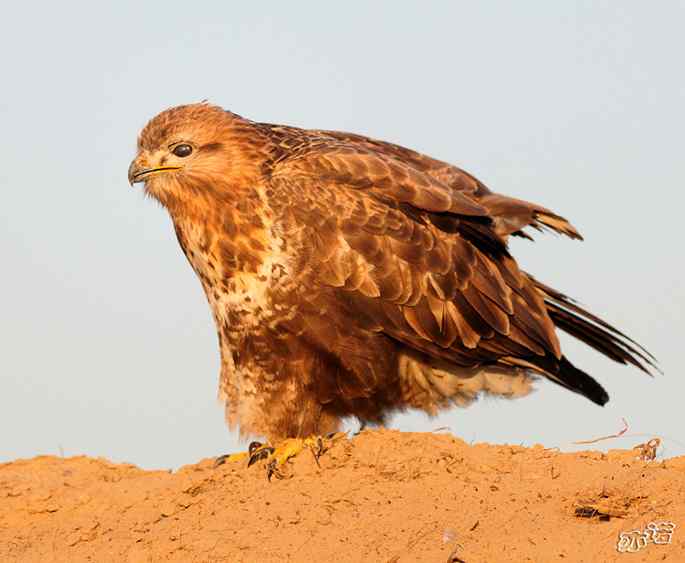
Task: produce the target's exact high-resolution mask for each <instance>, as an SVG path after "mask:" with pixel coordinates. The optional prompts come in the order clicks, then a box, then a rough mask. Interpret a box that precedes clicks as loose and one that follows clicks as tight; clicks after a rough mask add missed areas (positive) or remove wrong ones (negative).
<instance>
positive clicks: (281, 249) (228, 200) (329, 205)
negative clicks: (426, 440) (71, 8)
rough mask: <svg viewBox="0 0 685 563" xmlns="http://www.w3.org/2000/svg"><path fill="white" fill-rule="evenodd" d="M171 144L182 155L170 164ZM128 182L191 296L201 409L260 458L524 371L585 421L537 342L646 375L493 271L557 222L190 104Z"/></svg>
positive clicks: (426, 161) (390, 151)
mask: <svg viewBox="0 0 685 563" xmlns="http://www.w3.org/2000/svg"><path fill="white" fill-rule="evenodd" d="M180 144H187V145H189V146H190V147H191V149H192V154H189V155H183V156H180V157H179V156H176V155H175V154H174V153H173V151H174V150H177V149H176V147H178V146H179V145H180ZM188 150H189V149H187V148H183V149H182V150H181V151H177V152H179V154H180V153H182V152H187V151H188ZM129 178H130V180H131V181H132V182H136V181H145V183H146V191H147V193H149V194H150V195H152V196H153V197H155V198H156V199H158V200H159V201H160V202H161V203H162V204H163V205H164V206H165V207H166V208H167V209H168V211H169V214H170V216H171V218H172V220H173V223H174V227H175V229H176V234H177V236H178V240H179V243H180V245H181V248H182V249H183V252H184V253H185V255H186V256H187V258H188V260H189V262H190V264H191V266H192V267H193V269H194V270H195V272H196V273H197V275H198V277H199V278H200V280H201V282H202V286H203V288H204V290H205V293H206V295H207V299H208V301H209V304H210V307H211V309H212V312H213V314H214V318H215V321H216V325H217V331H218V336H219V343H220V350H221V360H222V368H221V376H220V397H221V398H222V400H224V401H225V404H226V414H227V420H228V422H229V424H230V425H231V426H234V425H239V426H240V429H241V432H242V433H244V434H255V435H262V436H266V437H268V438H269V439H270V440H272V441H277V440H280V439H283V438H287V437H299V436H308V435H311V434H323V433H326V432H330V431H332V430H335V429H336V428H337V427H338V425H339V422H340V420H341V419H342V418H345V417H349V416H355V417H357V418H358V419H360V420H361V421H364V422H375V423H379V422H382V421H383V420H384V418H385V417H386V416H387V415H388V414H389V413H391V412H393V411H396V410H402V409H406V408H417V409H422V410H424V411H426V412H428V413H435V412H437V411H438V410H439V409H442V408H446V407H449V406H450V405H452V404H454V403H456V404H461V405H464V404H468V403H469V402H471V401H472V400H473V399H474V398H475V397H476V396H477V395H478V394H479V393H481V392H485V393H490V394H494V395H502V396H508V397H515V396H520V395H524V394H526V393H527V392H528V391H529V390H530V382H531V376H532V375H535V374H537V375H542V376H544V377H547V378H549V379H551V380H552V381H555V382H556V383H558V384H560V385H563V386H564V387H566V388H568V389H570V390H572V391H575V392H577V393H580V394H582V395H584V396H586V397H587V398H589V399H590V400H592V401H594V402H596V403H598V404H604V403H605V402H606V401H607V400H608V395H607V393H606V392H605V391H604V389H603V388H602V387H601V386H600V385H599V384H598V383H597V382H596V381H595V380H594V379H592V378H591V377H590V376H589V375H587V374H585V373H584V372H582V371H580V370H578V369H577V368H575V367H574V366H573V365H572V364H571V363H570V362H569V361H568V360H567V359H566V358H565V357H564V356H563V355H562V352H561V350H560V345H559V340H558V338H557V335H556V328H560V329H562V330H564V331H566V332H568V333H570V334H572V335H573V336H575V337H576V338H579V339H580V340H582V341H584V342H585V343H587V344H588V345H590V346H592V347H594V348H595V349H596V350H598V351H600V352H601V353H603V354H605V355H606V356H608V357H610V358H612V359H613V360H616V361H617V362H620V363H630V364H633V365H635V366H637V367H639V368H640V369H643V370H646V367H647V366H650V365H653V360H652V358H651V356H649V355H648V354H647V353H646V352H645V351H644V350H643V349H642V348H641V347H639V346H638V345H637V344H635V343H634V342H633V341H632V340H630V339H628V338H627V337H626V336H624V335H623V334H622V333H620V332H619V331H617V330H616V329H614V328H613V327H611V326H610V325H608V324H607V323H605V322H604V321H602V320H601V319H599V318H598V317H596V316H594V315H592V314H591V313H589V312H587V311H585V310H583V309H582V308H580V307H578V306H577V305H576V304H575V303H574V302H573V301H572V300H570V299H569V298H568V297H566V296H565V295H563V294H562V293H559V292H558V291H556V290H554V289H552V288H550V287H548V286H546V285H544V284H543V283H541V282H539V281H537V280H536V279H534V278H533V277H532V276H530V275H528V274H527V273H525V272H522V271H521V270H520V269H519V268H518V266H517V264H516V261H515V260H514V259H513V258H512V257H511V255H510V254H509V250H508V248H507V239H508V237H509V236H510V235H514V236H525V237H528V236H529V235H528V234H526V232H525V230H524V229H525V228H527V227H531V228H533V229H537V230H543V229H549V230H552V231H556V232H558V233H561V234H564V235H566V236H569V237H571V238H577V239H579V238H581V237H580V235H579V234H578V232H577V231H576V229H575V228H574V227H573V226H572V225H571V224H570V223H569V222H568V221H566V220H565V219H564V218H563V217H560V216H559V215H556V214H555V213H553V212H551V211H550V210H548V209H545V208H544V207H541V206H538V205H534V204H531V203H528V202H525V201H521V200H517V199H513V198H509V197H506V196H503V195H500V194H496V193H493V192H491V191H490V190H489V189H488V188H486V187H485V186H484V185H483V184H482V183H481V182H479V181H478V180H477V179H476V178H474V177H473V176H471V175H469V174H468V173H466V172H464V171H463V170H461V169H459V168H457V167H455V166H452V165H450V164H447V163H444V162H440V161H437V160H434V159H432V158H429V157H427V156H424V155H421V154H418V153H416V152H414V151H411V150H409V149H405V148H403V147H399V146H397V145H393V144H390V143H385V142H382V141H377V140H373V139H369V138H366V137H362V136H359V135H353V134H348V133H340V132H330V131H314V130H302V129H297V128H294V127H286V126H278V125H269V124H263V123H255V122H252V121H249V120H246V119H243V118H241V117H239V116H237V115H235V114H233V113H230V112H227V111H224V110H222V109H221V108H219V107H216V106H213V105H209V104H204V103H203V104H195V105H188V106H180V107H177V108H172V109H170V110H167V111H165V112H163V113H161V114H160V115H158V116H157V117H155V118H154V119H153V120H151V121H150V123H148V124H147V126H146V127H145V128H144V129H143V131H142V133H141V135H140V137H139V142H138V156H137V157H136V159H135V160H134V162H133V163H132V165H131V168H130V170H129Z"/></svg>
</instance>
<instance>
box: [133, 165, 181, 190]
mask: <svg viewBox="0 0 685 563" xmlns="http://www.w3.org/2000/svg"><path fill="white" fill-rule="evenodd" d="M179 168H181V167H180V166H159V167H157V168H147V167H146V166H144V165H142V164H140V163H139V162H138V159H134V160H133V162H131V165H130V166H129V167H128V183H129V184H130V185H131V186H132V185H133V184H136V183H138V182H144V181H145V180H146V178H147V177H148V176H149V175H150V174H154V173H155V172H162V171H164V170H178V169H179Z"/></svg>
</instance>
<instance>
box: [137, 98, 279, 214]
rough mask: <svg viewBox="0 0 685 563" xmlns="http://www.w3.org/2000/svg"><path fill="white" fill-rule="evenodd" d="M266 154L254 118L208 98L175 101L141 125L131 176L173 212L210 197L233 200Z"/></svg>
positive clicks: (253, 174)
mask: <svg viewBox="0 0 685 563" xmlns="http://www.w3.org/2000/svg"><path fill="white" fill-rule="evenodd" d="M265 154H266V153H265V151H264V150H263V141H262V139H261V136H260V135H259V133H258V130H257V129H256V128H255V127H254V124H253V123H252V122H250V121H248V120H245V119H243V118H241V117H240V116H238V115H235V114H233V113H231V112H228V111H225V110H224V109H222V108H220V107H218V106H214V105H211V104H207V103H199V104H191V105H183V106H177V107H174V108H171V109H168V110H165V111H163V112H162V113H160V114H159V115H157V116H156V117H154V118H153V119H151V120H150V122H149V123H148V124H147V125H146V126H145V127H144V128H143V130H142V131H141V133H140V135H139V137H138V154H137V155H136V157H135V158H134V159H133V162H131V165H130V167H129V169H128V179H129V182H130V183H131V184H132V185H133V184H135V183H137V182H144V183H145V191H146V193H148V194H150V195H152V196H153V197H155V198H156V199H158V200H159V201H160V202H161V203H162V204H163V205H165V206H166V207H167V208H168V209H169V211H172V212H173V211H175V210H180V209H181V208H187V207H188V205H189V204H191V203H192V204H194V205H193V206H195V204H198V203H201V202H203V201H204V202H208V200H209V199H210V198H219V200H223V201H227V200H234V199H235V196H236V193H235V190H236V189H239V187H240V186H244V185H245V184H246V181H247V183H248V184H249V183H250V182H251V181H252V182H253V181H254V180H255V176H256V175H258V174H259V173H260V171H261V168H260V165H261V163H262V162H263V161H264V158H265Z"/></svg>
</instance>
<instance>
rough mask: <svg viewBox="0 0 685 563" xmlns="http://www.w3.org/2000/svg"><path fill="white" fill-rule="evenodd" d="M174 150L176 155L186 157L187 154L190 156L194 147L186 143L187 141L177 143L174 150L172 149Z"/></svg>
mask: <svg viewBox="0 0 685 563" xmlns="http://www.w3.org/2000/svg"><path fill="white" fill-rule="evenodd" d="M171 152H173V153H174V154H175V155H176V156H180V157H181V158H184V157H186V156H190V153H192V152H193V147H191V146H190V145H186V144H185V143H183V144H180V145H176V146H175V147H174V150H173V151H171Z"/></svg>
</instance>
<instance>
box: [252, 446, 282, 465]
mask: <svg viewBox="0 0 685 563" xmlns="http://www.w3.org/2000/svg"><path fill="white" fill-rule="evenodd" d="M260 448H261V449H254V450H253V449H252V444H250V450H251V455H250V461H248V462H247V466H248V467H250V466H251V465H253V464H255V463H257V462H258V461H260V460H262V459H266V458H267V457H269V456H270V455H271V454H272V453H274V451H275V450H274V448H272V447H270V446H268V447H261V444H260Z"/></svg>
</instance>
